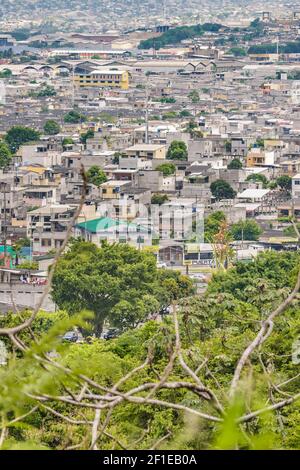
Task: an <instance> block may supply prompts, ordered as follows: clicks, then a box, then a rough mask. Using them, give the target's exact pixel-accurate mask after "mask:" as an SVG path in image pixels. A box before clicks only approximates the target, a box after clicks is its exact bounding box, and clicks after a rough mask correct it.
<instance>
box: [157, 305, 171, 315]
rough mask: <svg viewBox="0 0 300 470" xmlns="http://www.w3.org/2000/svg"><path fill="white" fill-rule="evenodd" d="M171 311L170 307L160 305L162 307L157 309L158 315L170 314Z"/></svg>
mask: <svg viewBox="0 0 300 470" xmlns="http://www.w3.org/2000/svg"><path fill="white" fill-rule="evenodd" d="M170 313H171V307H170V306H169V307H162V309H161V310H160V311H159V314H160V315H170Z"/></svg>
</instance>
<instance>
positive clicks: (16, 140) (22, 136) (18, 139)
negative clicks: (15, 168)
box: [5, 126, 40, 153]
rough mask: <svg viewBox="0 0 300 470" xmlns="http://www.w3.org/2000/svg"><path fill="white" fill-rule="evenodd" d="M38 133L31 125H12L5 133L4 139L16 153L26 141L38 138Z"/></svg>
mask: <svg viewBox="0 0 300 470" xmlns="http://www.w3.org/2000/svg"><path fill="white" fill-rule="evenodd" d="M39 137H40V133H39V132H38V131H36V130H35V129H32V128H31V127H24V126H13V127H11V128H10V129H9V131H8V132H7V134H6V135H5V140H6V142H7V144H8V146H9V148H10V151H11V152H12V153H16V152H17V150H18V149H19V147H20V146H21V145H23V144H26V143H27V142H33V141H36V140H38V139H39Z"/></svg>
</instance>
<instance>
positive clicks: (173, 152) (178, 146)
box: [166, 140, 188, 160]
mask: <svg viewBox="0 0 300 470" xmlns="http://www.w3.org/2000/svg"><path fill="white" fill-rule="evenodd" d="M166 158H167V160H187V158H188V150H187V146H186V143H185V142H183V141H181V140H173V142H171V144H170V146H169V148H168V151H167V155H166Z"/></svg>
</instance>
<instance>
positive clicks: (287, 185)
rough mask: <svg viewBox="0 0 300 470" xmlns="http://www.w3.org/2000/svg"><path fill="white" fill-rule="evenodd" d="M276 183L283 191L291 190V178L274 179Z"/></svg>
mask: <svg viewBox="0 0 300 470" xmlns="http://www.w3.org/2000/svg"><path fill="white" fill-rule="evenodd" d="M276 183H277V184H278V186H280V188H281V189H284V190H285V191H291V189H292V178H291V177H290V176H288V175H283V176H279V177H278V178H277V179H276Z"/></svg>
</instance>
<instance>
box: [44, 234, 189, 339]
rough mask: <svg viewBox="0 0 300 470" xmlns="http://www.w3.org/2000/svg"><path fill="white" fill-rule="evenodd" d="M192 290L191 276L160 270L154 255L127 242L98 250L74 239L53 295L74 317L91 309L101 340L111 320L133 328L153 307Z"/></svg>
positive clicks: (60, 266)
mask: <svg viewBox="0 0 300 470" xmlns="http://www.w3.org/2000/svg"><path fill="white" fill-rule="evenodd" d="M191 292H193V285H192V282H191V281H190V280H189V279H188V278H185V276H181V275H180V273H175V274H174V273H173V272H172V271H171V272H170V273H169V272H168V271H167V272H162V271H161V270H159V269H157V268H156V259H155V257H154V256H153V255H152V254H151V253H146V252H142V251H140V250H136V249H134V248H132V247H130V246H129V245H126V244H114V245H109V244H103V246H102V248H98V247H96V246H95V245H94V244H92V243H88V242H82V241H75V242H74V243H73V244H72V245H71V246H70V249H69V250H68V252H67V253H66V254H65V255H64V256H63V257H62V258H61V259H60V261H59V263H58V265H57V267H56V270H55V274H54V279H53V291H52V296H53V299H54V301H55V302H56V303H57V305H58V306H59V307H62V308H63V309H66V310H67V311H68V312H70V313H73V314H74V313H76V312H78V311H81V310H83V309H88V310H91V311H92V312H93V313H94V315H95V319H94V323H93V328H94V332H95V334H96V335H97V336H99V335H100V334H101V332H102V328H103V323H104V320H105V319H107V318H109V321H110V323H111V324H113V325H116V326H118V327H119V328H121V329H126V328H130V327H135V326H137V324H138V323H140V322H141V321H143V320H145V316H146V315H147V314H148V313H153V307H154V306H155V308H158V307H159V305H160V304H165V303H167V302H170V301H171V300H172V299H173V298H178V296H181V295H188V294H189V293H191Z"/></svg>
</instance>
